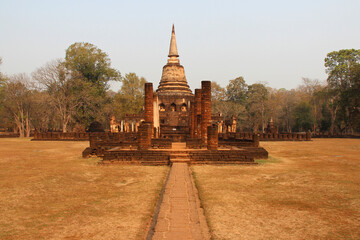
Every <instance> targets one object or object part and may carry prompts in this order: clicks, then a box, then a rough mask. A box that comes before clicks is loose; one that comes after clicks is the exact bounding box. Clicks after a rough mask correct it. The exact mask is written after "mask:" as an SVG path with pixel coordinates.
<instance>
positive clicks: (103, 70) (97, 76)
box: [65, 42, 121, 89]
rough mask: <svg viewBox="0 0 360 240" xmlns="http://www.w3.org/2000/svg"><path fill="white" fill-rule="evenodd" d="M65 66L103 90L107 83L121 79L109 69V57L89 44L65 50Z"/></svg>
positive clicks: (75, 44)
mask: <svg viewBox="0 0 360 240" xmlns="http://www.w3.org/2000/svg"><path fill="white" fill-rule="evenodd" d="M65 66H66V68H67V69H69V70H72V71H76V72H78V73H80V74H81V75H82V76H83V77H84V79H85V80H86V81H89V82H91V83H93V84H94V85H96V86H98V87H100V88H103V89H107V88H108V82H109V81H119V80H120V78H121V75H120V73H119V72H118V71H117V70H115V69H114V68H111V67H110V66H111V62H110V58H109V56H108V55H107V54H106V53H105V52H103V51H102V50H101V49H99V48H97V47H96V46H94V45H93V44H91V43H84V42H80V43H79V42H78V43H74V44H72V45H71V46H70V47H69V48H68V49H67V50H66V56H65Z"/></svg>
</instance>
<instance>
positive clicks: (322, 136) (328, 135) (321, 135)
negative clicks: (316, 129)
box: [312, 133, 360, 138]
mask: <svg viewBox="0 0 360 240" xmlns="http://www.w3.org/2000/svg"><path fill="white" fill-rule="evenodd" d="M312 138H360V134H358V135H350V134H346V135H337V134H334V135H331V134H326V133H321V134H314V135H312Z"/></svg>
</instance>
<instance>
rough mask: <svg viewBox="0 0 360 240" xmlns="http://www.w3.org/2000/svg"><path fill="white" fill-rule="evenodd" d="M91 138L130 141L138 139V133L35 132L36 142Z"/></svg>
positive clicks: (85, 139)
mask: <svg viewBox="0 0 360 240" xmlns="http://www.w3.org/2000/svg"><path fill="white" fill-rule="evenodd" d="M90 136H95V137H98V138H100V139H115V140H116V141H129V140H133V139H136V137H137V133H133V132H131V133H125V132H122V133H110V132H92V133H88V132H87V133H75V132H68V133H63V132H35V133H34V138H33V139H32V140H34V141H88V140H89V139H90Z"/></svg>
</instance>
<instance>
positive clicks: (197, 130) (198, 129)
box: [194, 89, 201, 138]
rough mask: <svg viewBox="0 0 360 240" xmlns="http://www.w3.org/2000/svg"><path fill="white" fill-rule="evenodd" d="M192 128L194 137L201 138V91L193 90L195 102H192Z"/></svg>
mask: <svg viewBox="0 0 360 240" xmlns="http://www.w3.org/2000/svg"><path fill="white" fill-rule="evenodd" d="M194 113H195V114H194V115H195V116H194V126H195V137H197V138H200V137H201V127H199V126H200V123H201V122H200V121H199V120H200V116H201V89H195V101H194Z"/></svg>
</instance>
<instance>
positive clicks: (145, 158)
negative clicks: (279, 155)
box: [101, 147, 268, 165]
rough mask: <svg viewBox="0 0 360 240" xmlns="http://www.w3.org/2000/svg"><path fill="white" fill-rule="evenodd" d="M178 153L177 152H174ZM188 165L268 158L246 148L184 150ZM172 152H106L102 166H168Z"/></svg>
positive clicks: (242, 162) (265, 154)
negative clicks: (117, 164)
mask: <svg viewBox="0 0 360 240" xmlns="http://www.w3.org/2000/svg"><path fill="white" fill-rule="evenodd" d="M176 153H179V152H176ZM181 153H184V154H188V156H189V160H190V161H189V163H190V164H256V163H255V161H254V159H265V158H268V152H267V151H266V150H265V149H264V148H259V147H248V148H244V149H239V150H185V151H181ZM172 154H174V152H172V151H161V150H108V151H104V152H103V156H102V157H103V160H102V161H101V163H102V164H109V163H120V164H141V165H168V164H170V156H172Z"/></svg>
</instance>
